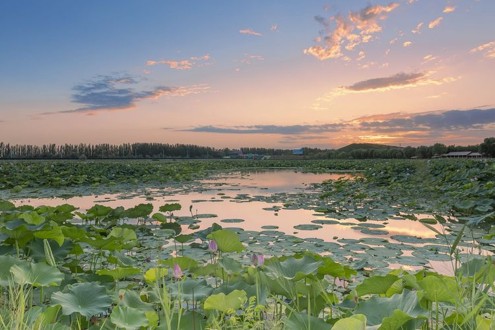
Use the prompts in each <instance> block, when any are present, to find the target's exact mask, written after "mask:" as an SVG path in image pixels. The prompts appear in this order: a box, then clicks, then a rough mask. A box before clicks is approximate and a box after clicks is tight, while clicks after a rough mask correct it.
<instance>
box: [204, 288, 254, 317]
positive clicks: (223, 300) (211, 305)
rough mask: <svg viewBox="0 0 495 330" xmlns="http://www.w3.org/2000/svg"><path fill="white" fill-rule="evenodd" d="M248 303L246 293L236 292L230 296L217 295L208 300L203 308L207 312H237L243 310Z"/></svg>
mask: <svg viewBox="0 0 495 330" xmlns="http://www.w3.org/2000/svg"><path fill="white" fill-rule="evenodd" d="M246 301H247V295H246V292H245V291H243V290H234V291H232V292H231V293H229V294H228V295H225V293H223V292H221V293H217V294H213V295H211V296H209V297H208V298H206V300H205V302H204V306H203V308H204V309H205V310H217V311H219V312H222V313H228V312H235V311H236V310H237V309H239V308H241V307H242V306H243V305H244V304H245V303H246Z"/></svg>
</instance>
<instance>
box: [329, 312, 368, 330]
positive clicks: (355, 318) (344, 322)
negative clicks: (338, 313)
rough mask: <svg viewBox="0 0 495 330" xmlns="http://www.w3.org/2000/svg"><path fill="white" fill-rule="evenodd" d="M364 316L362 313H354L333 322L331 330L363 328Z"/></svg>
mask: <svg viewBox="0 0 495 330" xmlns="http://www.w3.org/2000/svg"><path fill="white" fill-rule="evenodd" d="M365 329H366V316H365V315H363V314H354V315H352V316H349V317H346V318H343V319H340V320H338V321H337V322H335V324H334V325H333V327H332V330H365Z"/></svg>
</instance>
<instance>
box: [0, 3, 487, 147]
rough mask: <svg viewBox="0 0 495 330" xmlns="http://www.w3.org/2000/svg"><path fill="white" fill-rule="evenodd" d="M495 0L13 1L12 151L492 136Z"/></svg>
mask: <svg viewBox="0 0 495 330" xmlns="http://www.w3.org/2000/svg"><path fill="white" fill-rule="evenodd" d="M494 15H495V1H493V0H396V1H374V0H367V1H361V0H347V1H345V0H327V1H319V0H307V1H301V0H284V1H279V0H277V1H275V0H250V1H246V0H237V1H232V0H215V1H199V0H196V1H193V0H182V1H179V0H167V1H165V0H162V1H158V0H143V1H138V0H105V1H101V0H84V1H82V0H80V1H76V0H74V1H67V0H50V1H38V0H2V1H0V142H4V143H10V144H36V145H41V144H47V143H56V144H65V143H71V144H78V143H91V144H97V143H110V144H120V143H133V142H159V143H171V144H175V143H180V144H196V145H202V146H212V147H217V148H224V147H228V148H238V147H248V146H249V147H266V148H284V149H292V148H299V147H318V148H330V149H332V148H339V147H342V146H344V145H347V144H349V143H363V142H367V143H383V144H389V145H401V146H406V145H411V146H417V145H432V144H434V143H437V142H438V143H444V144H446V145H469V144H479V143H481V142H482V141H483V139H484V138H486V137H490V136H495V92H494V86H495V20H494V19H493V17H494Z"/></svg>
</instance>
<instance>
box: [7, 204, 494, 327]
mask: <svg viewBox="0 0 495 330" xmlns="http://www.w3.org/2000/svg"><path fill="white" fill-rule="evenodd" d="M141 205H144V206H142V207H140V206H138V207H137V208H133V209H132V212H126V211H124V212H120V213H119V214H120V216H115V217H110V218H106V217H107V216H108V214H110V213H111V212H112V210H110V211H109V210H104V211H103V210H98V208H92V209H90V210H91V211H90V210H88V213H78V214H77V216H76V213H75V211H74V208H73V207H70V206H69V205H61V206H58V207H46V206H44V207H38V208H32V207H29V206H21V207H15V206H14V205H12V204H11V203H9V202H6V201H2V202H1V203H0V209H1V213H0V243H1V244H0V252H1V255H0V264H1V265H2V267H1V268H0V289H1V291H2V295H1V300H0V327H1V328H5V329H269V328H273V329H313V330H318V329H364V328H365V327H370V328H376V329H418V328H421V329H440V328H443V329H489V328H491V327H493V326H495V297H494V296H493V290H494V287H493V285H494V280H495V265H494V263H493V259H492V258H491V257H485V258H482V257H478V258H476V257H474V256H473V257H472V258H471V259H470V260H469V261H467V262H465V263H463V264H462V265H457V263H456V260H453V262H454V263H455V264H456V265H457V266H456V270H455V273H454V275H453V276H447V275H442V274H438V273H435V272H430V271H426V270H420V271H416V272H408V271H405V270H401V269H399V270H393V271H390V272H388V273H386V274H381V275H378V274H373V273H367V272H364V273H358V272H357V271H356V270H354V269H352V268H351V267H349V266H347V265H345V264H341V263H339V262H336V261H335V260H333V259H332V258H331V256H321V255H319V254H316V253H314V252H309V251H301V252H300V253H296V254H290V255H285V256H277V257H271V258H267V259H266V260H265V259H264V258H263V256H262V255H261V254H256V255H254V256H252V255H249V256H248V255H245V253H244V251H245V248H246V244H247V242H243V241H242V239H241V236H240V235H238V234H236V233H235V232H234V231H231V230H226V229H222V228H221V227H220V226H218V225H214V226H212V227H211V228H208V229H205V230H200V231H196V232H193V233H191V234H189V235H190V236H191V237H192V238H191V240H185V241H184V245H187V249H185V248H184V246H182V248H181V249H179V250H177V249H173V246H174V244H176V243H174V242H176V241H177V240H178V239H177V237H178V236H180V232H181V228H182V227H181V226H180V225H179V229H178V232H177V231H175V230H171V229H168V228H167V226H166V225H167V224H170V222H161V223H160V222H159V223H155V224H152V223H149V222H146V221H145V222H142V221H141V222H139V223H140V224H137V221H136V219H132V218H129V217H127V215H129V214H134V212H137V210H139V209H141V208H142V209H143V210H145V211H146V212H145V213H146V214H148V216H149V214H150V213H151V212H149V210H146V208H147V207H146V204H141ZM169 207H170V206H164V207H163V208H162V210H167V209H168V208H169ZM175 208H176V207H175ZM143 212H144V211H143ZM167 212H168V211H167ZM145 223H146V224H145ZM182 236H184V235H182ZM213 240H214V242H215V243H213ZM170 248H172V249H173V250H174V251H175V254H174V255H170V254H166V253H163V252H164V251H171V249H170ZM452 249H453V250H455V249H456V246H455V245H453V246H452ZM453 255H455V253H453Z"/></svg>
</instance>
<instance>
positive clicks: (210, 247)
mask: <svg viewBox="0 0 495 330" xmlns="http://www.w3.org/2000/svg"><path fill="white" fill-rule="evenodd" d="M208 250H210V251H211V252H217V250H218V245H217V242H215V240H213V239H212V240H210V241H209V242H208Z"/></svg>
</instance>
